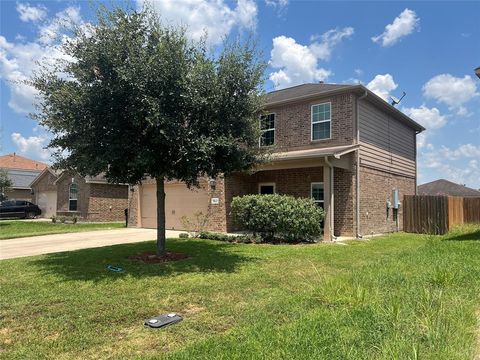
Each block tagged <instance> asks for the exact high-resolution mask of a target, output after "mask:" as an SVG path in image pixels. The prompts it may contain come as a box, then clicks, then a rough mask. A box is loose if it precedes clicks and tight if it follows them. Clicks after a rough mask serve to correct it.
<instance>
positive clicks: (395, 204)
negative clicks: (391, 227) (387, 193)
mask: <svg viewBox="0 0 480 360" xmlns="http://www.w3.org/2000/svg"><path fill="white" fill-rule="evenodd" d="M399 207H400V200H399V197H398V190H397V189H395V190H393V192H392V208H394V209H398V208H399Z"/></svg>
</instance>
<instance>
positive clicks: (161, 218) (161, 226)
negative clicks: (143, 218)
mask: <svg viewBox="0 0 480 360" xmlns="http://www.w3.org/2000/svg"><path fill="white" fill-rule="evenodd" d="M156 181H157V256H163V255H165V185H164V183H163V177H162V178H156Z"/></svg>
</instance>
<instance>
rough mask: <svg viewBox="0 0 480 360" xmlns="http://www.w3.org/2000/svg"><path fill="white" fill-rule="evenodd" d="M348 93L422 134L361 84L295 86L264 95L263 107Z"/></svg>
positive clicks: (420, 126) (416, 126)
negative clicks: (364, 96) (363, 98)
mask: <svg viewBox="0 0 480 360" xmlns="http://www.w3.org/2000/svg"><path fill="white" fill-rule="evenodd" d="M348 92H353V93H355V94H357V95H358V96H362V95H365V94H367V97H366V98H365V101H369V102H370V103H372V104H373V105H375V106H376V107H378V108H379V109H381V110H383V111H384V112H386V113H388V114H390V115H391V116H393V117H394V118H396V119H398V120H400V121H401V122H403V123H404V124H406V125H408V126H409V127H411V128H413V129H415V130H416V131H417V132H422V131H423V130H425V128H424V127H423V126H422V125H420V124H419V123H417V122H416V121H414V120H413V119H412V118H410V117H409V116H407V115H405V114H404V113H403V112H401V111H400V110H398V109H397V108H395V107H394V106H392V105H390V104H389V103H387V102H386V101H385V100H383V99H382V98H381V97H379V96H378V95H377V94H375V93H374V92H372V91H370V90H368V89H367V88H366V87H365V86H363V85H362V84H356V85H340V84H323V83H319V84H302V85H297V86H292V87H290V88H286V89H282V90H276V91H272V92H269V93H267V95H266V104H265V106H266V107H267V108H268V107H273V106H277V105H284V104H288V103H294V102H298V101H303V100H304V101H307V100H310V99H314V98H316V97H318V96H331V95H338V94H344V93H348Z"/></svg>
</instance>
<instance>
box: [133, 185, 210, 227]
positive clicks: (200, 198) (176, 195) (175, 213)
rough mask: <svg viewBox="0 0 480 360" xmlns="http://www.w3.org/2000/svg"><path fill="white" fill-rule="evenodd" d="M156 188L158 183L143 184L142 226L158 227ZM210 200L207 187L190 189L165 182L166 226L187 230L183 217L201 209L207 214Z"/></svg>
mask: <svg viewBox="0 0 480 360" xmlns="http://www.w3.org/2000/svg"><path fill="white" fill-rule="evenodd" d="M156 188H157V187H156V185H142V195H141V203H140V206H141V216H142V227H146V228H156V227H157V199H156ZM209 202H210V195H209V194H208V191H207V190H205V189H197V188H193V189H189V188H187V186H186V185H183V184H165V222H166V224H165V227H166V228H167V229H175V230H185V229H184V226H183V225H182V221H181V219H182V217H183V216H188V217H191V216H193V214H195V213H196V212H199V211H201V212H203V213H204V214H206V213H207V211H208V204H209Z"/></svg>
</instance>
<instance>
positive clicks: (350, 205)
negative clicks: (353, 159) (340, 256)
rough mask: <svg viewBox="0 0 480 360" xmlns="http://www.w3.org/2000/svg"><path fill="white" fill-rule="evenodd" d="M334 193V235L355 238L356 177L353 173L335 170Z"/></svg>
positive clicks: (339, 169)
mask: <svg viewBox="0 0 480 360" xmlns="http://www.w3.org/2000/svg"><path fill="white" fill-rule="evenodd" d="M333 192H334V212H335V216H334V219H333V220H334V235H335V236H355V235H356V234H355V232H356V231H355V229H356V216H355V214H356V212H355V210H356V196H355V193H356V177H355V171H351V170H346V169H341V168H335V170H334V178H333Z"/></svg>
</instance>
